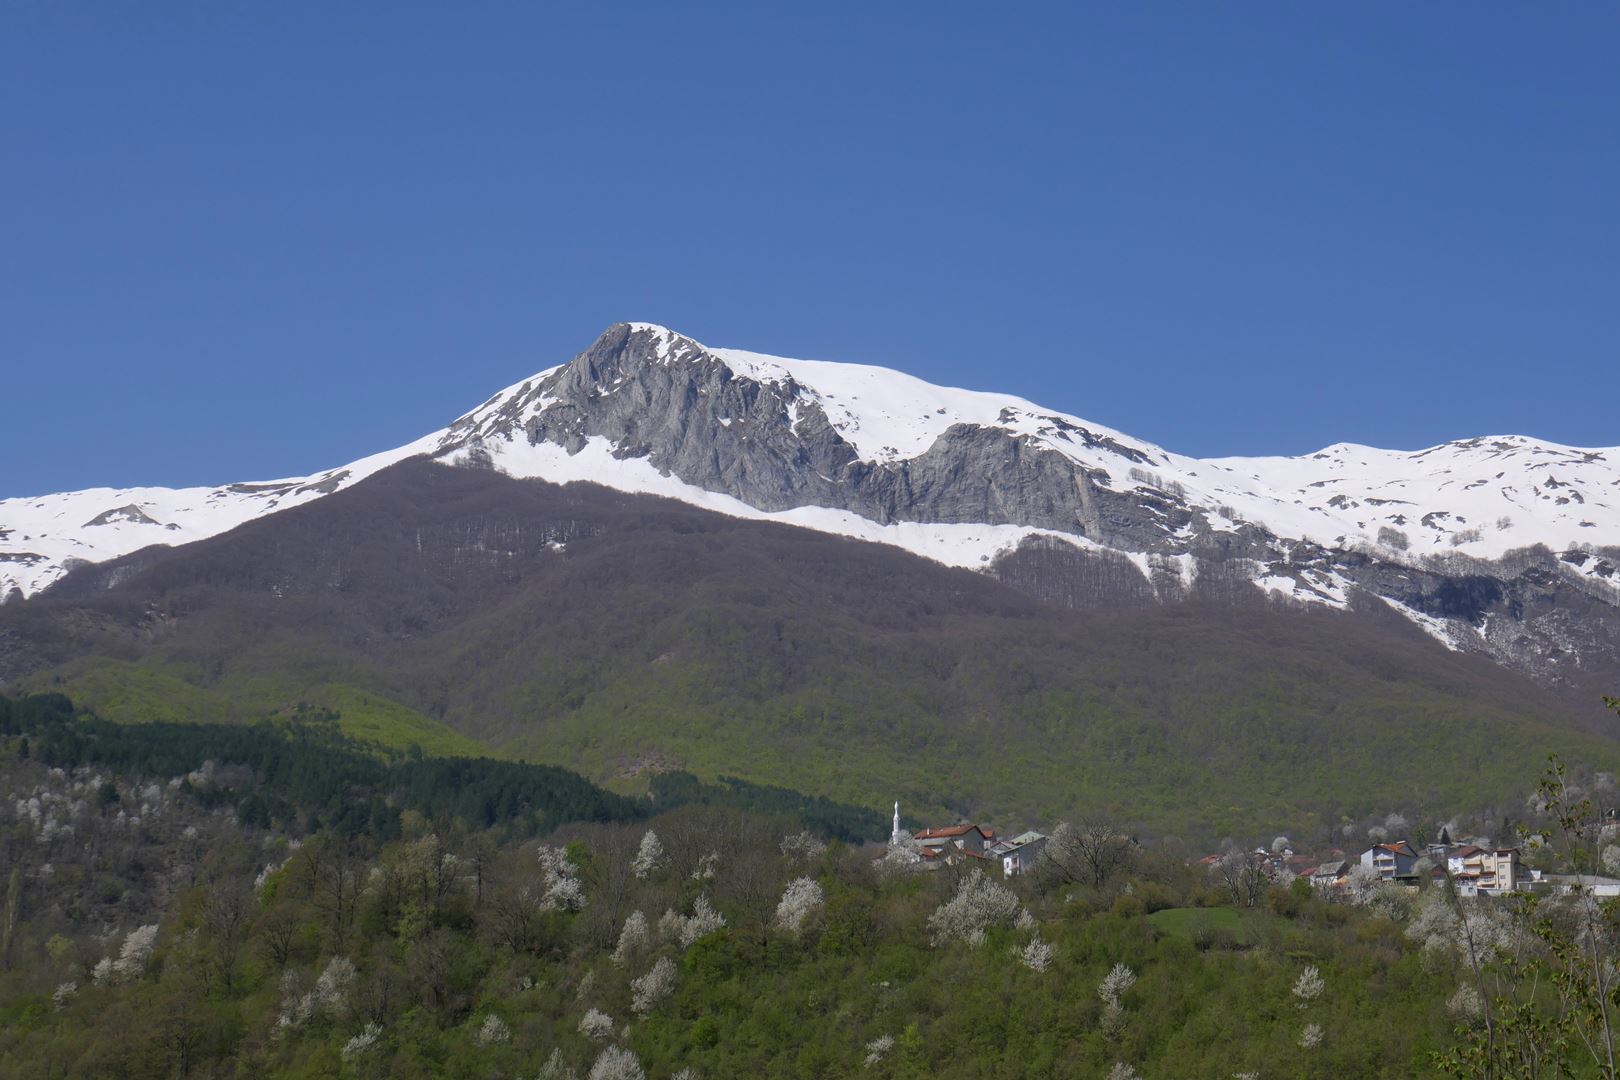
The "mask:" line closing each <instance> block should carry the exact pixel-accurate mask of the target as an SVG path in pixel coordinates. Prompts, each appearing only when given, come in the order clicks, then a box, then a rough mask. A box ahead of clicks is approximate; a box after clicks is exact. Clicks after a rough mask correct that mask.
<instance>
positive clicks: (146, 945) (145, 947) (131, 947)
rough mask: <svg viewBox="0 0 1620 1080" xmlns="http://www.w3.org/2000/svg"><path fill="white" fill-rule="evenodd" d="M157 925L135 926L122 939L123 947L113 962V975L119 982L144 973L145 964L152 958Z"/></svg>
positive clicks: (155, 942)
mask: <svg viewBox="0 0 1620 1080" xmlns="http://www.w3.org/2000/svg"><path fill="white" fill-rule="evenodd" d="M157 932H158V928H157V924H156V923H153V924H152V925H150V926H137V927H136V928H135V929H133V930H131V931H130V932H129V936H128V937H126V938H124V947H123V949H121V950H120V951H119V953H118V959H117V960H115V961H113V975H114V976H115V977H117V978H118V979H119V980H120V981H123V980H125V979H134V978H138V977H139V976H141V975H142V974H144V973H145V971H146V963H147V961H148V960H150V959H151V958H152V947H153V946H154V945H155V944H157Z"/></svg>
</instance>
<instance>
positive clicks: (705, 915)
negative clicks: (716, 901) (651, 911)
mask: <svg viewBox="0 0 1620 1080" xmlns="http://www.w3.org/2000/svg"><path fill="white" fill-rule="evenodd" d="M725 925H726V917H725V916H724V915H722V914H720V913H719V912H718V911H716V910H714V905H713V904H711V903H709V898H708V896H706V895H703V894H699V896H698V898H697V900H696V901H695V902H694V903H693V904H692V914H691V915H681V914H680V913H679V912H676V911H666V912H664V915H663V917H662V918H660V919H659V920H658V929H659V932H660V933H662V934H663V935H664V936H665V937H668V938H673V939H674V940H676V941H678V942H680V944H681V948H683V949H689V948H691V947H692V943H693V942H695V941H697V939H698V938H700V937H703V936H704V935H705V934H712V933H714V931H716V930H719V929H721V928H722V927H724V926H725Z"/></svg>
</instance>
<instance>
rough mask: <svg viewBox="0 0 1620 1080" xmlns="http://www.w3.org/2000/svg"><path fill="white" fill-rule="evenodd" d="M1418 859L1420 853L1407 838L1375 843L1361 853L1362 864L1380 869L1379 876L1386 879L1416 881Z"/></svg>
mask: <svg viewBox="0 0 1620 1080" xmlns="http://www.w3.org/2000/svg"><path fill="white" fill-rule="evenodd" d="M1417 861H1418V853H1417V852H1416V851H1415V850H1413V848H1412V845H1411V844H1409V843H1407V842H1406V841H1405V840H1397V841H1396V842H1395V843H1393V844H1374V845H1373V846H1372V847H1370V848H1368V849H1367V850H1366V851H1364V852H1362V853H1361V865H1362V866H1365V867H1367V868H1368V869H1369V870H1376V871H1378V876H1379V877H1380V878H1382V879H1383V880H1385V881H1402V882H1414V881H1416V879H1417V869H1416V867H1417Z"/></svg>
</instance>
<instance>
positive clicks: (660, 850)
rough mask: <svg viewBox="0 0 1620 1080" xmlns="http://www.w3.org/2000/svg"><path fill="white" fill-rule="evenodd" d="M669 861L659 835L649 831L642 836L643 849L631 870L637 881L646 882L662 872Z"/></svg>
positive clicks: (633, 862) (637, 855)
mask: <svg viewBox="0 0 1620 1080" xmlns="http://www.w3.org/2000/svg"><path fill="white" fill-rule="evenodd" d="M667 861H668V860H667V859H666V858H665V857H664V845H663V843H662V842H660V841H659V839H658V834H657V833H655V832H653V831H652V830H651V829H648V830H647V831H646V832H645V833H643V834H642V835H641V848H640V850H638V851H637V852H636V857H635V860H634V861H632V862H631V864H630V869H631V870H632V871H634V872H635V875H636V878H637V880H639V881H646V880H647V879H648V878H649V877H651V876H652V875H654V874H656V873H658V871H660V870H662V869H663V868H664V864H665V863H666V862H667Z"/></svg>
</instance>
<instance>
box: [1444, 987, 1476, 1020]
mask: <svg viewBox="0 0 1620 1080" xmlns="http://www.w3.org/2000/svg"><path fill="white" fill-rule="evenodd" d="M1446 1011H1447V1012H1449V1013H1450V1014H1451V1015H1452V1016H1455V1017H1456V1018H1457V1019H1459V1020H1465V1021H1467V1020H1477V1019H1479V1018H1480V1017H1482V1016H1484V1015H1485V999H1484V998H1483V997H1481V996H1480V993H1479V991H1478V990H1476V989H1474V988H1473V987H1472V986H1459V987H1457V992H1456V993H1455V994H1452V995H1451V1000H1449V1001H1447V1002H1446Z"/></svg>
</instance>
